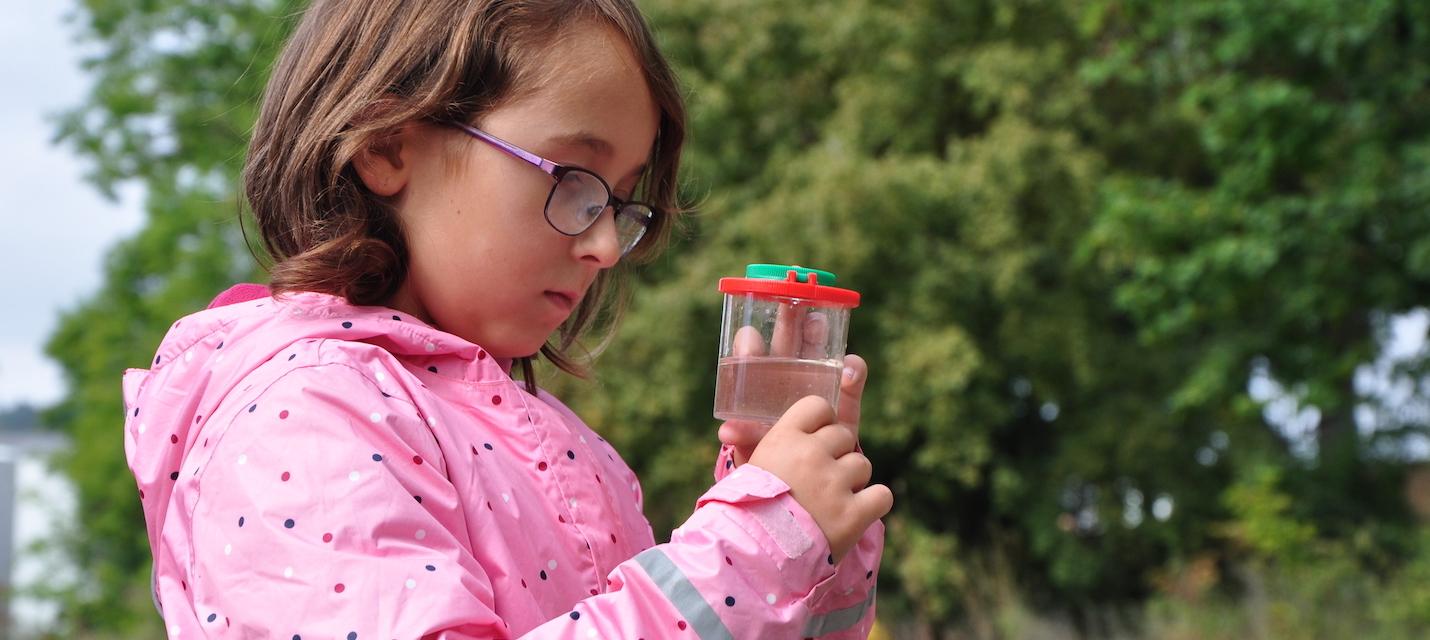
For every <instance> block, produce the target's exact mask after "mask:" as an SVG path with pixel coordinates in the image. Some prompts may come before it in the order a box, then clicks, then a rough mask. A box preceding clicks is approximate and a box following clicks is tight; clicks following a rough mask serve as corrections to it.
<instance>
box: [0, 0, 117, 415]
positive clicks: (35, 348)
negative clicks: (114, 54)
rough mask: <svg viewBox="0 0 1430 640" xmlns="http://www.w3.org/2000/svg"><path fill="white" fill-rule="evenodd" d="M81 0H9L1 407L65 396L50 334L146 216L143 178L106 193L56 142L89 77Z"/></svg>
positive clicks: (1, 53) (2, 55)
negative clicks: (79, 29)
mask: <svg viewBox="0 0 1430 640" xmlns="http://www.w3.org/2000/svg"><path fill="white" fill-rule="evenodd" d="M73 5H74V3H73V2H71V1H70V0H56V1H44V2H12V3H7V6H6V11H5V13H6V15H5V19H4V20H0V87H5V88H6V91H5V94H6V95H5V99H4V100H0V140H4V145H5V153H3V154H0V220H3V221H4V227H3V229H4V233H0V299H3V300H5V304H4V307H5V308H7V309H10V311H8V312H5V313H4V319H3V320H0V409H3V408H6V407H9V406H13V405H15V404H17V403H20V402H29V403H31V404H38V405H43V404H49V403H52V402H54V401H56V400H58V399H59V398H60V397H61V396H62V394H63V393H64V382H63V380H62V378H61V375H60V368H59V367H58V366H57V365H56V364H55V363H54V362H52V361H50V360H49V359H48V358H46V357H45V356H44V355H43V346H44V343H45V341H46V340H47V339H48V338H49V335H50V334H51V333H53V332H54V329H55V327H56V326H57V322H58V319H59V314H60V313H61V312H62V311H63V310H65V309H69V308H72V307H74V306H76V305H77V304H78V303H79V302H80V301H81V300H83V299H84V298H85V297H86V296H87V295H89V294H91V293H93V292H94V291H97V290H98V288H99V283H100V277H101V273H102V269H101V265H102V263H103V259H104V255H105V252H106V250H107V249H108V248H109V247H111V246H113V245H114V244H115V243H116V242H117V241H119V240H120V239H122V238H124V237H126V236H128V235H131V234H133V233H134V232H135V231H137V230H138V229H139V227H140V225H141V223H142V222H143V211H142V209H141V208H140V204H141V200H142V197H141V194H140V192H139V190H138V188H137V187H130V188H127V189H124V190H123V192H122V193H121V196H120V201H119V202H110V201H107V200H105V199H104V198H102V197H101V196H100V195H99V192H98V191H97V190H96V189H95V188H94V187H92V186H90V185H89V184H87V183H85V182H84V180H83V175H84V171H85V166H84V164H83V163H82V162H81V161H80V160H79V159H78V158H77V157H76V156H75V155H74V154H73V153H71V152H70V151H68V150H66V149H64V148H61V147H57V146H55V145H54V144H53V143H52V142H51V141H52V139H53V137H54V132H55V130H56V124H55V122H54V119H53V117H52V115H53V114H55V113H57V112H59V111H63V110H64V109H66V108H69V107H71V106H74V105H77V104H79V103H80V102H81V101H82V100H83V98H84V95H85V93H86V91H87V89H88V87H89V82H88V81H87V80H86V78H85V76H84V74H83V72H82V71H81V69H80V66H79V59H80V55H81V52H80V48H79V47H78V46H77V45H76V44H75V42H74V39H73V37H72V36H71V34H72V33H73V29H71V28H70V27H69V26H68V25H67V24H66V23H65V22H64V21H63V17H64V16H65V15H67V14H68V13H69V12H70V11H71V10H72V7H73ZM117 375H118V374H116V384H118V383H117V380H118V378H117Z"/></svg>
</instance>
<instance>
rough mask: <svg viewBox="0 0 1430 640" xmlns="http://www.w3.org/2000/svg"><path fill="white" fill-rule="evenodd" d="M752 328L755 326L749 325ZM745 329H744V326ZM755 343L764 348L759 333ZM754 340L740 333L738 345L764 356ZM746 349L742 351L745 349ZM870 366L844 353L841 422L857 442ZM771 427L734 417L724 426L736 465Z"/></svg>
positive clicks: (722, 436) (722, 430)
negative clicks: (755, 347)
mask: <svg viewBox="0 0 1430 640" xmlns="http://www.w3.org/2000/svg"><path fill="white" fill-rule="evenodd" d="M747 328H749V329H750V331H752V332H753V331H754V329H753V328H750V327H747ZM741 331H742V332H743V331H744V329H741ZM753 344H754V345H758V346H759V348H760V351H763V345H762V344H761V343H760V338H759V334H758V332H756V333H755V336H754V340H753ZM750 345H751V341H750V340H745V341H744V342H743V344H742V341H741V339H740V335H739V334H736V338H735V347H736V350H737V353H738V354H739V355H762V354H761V353H760V352H753V351H752V350H751V346H750ZM742 347H743V348H744V349H746V351H744V352H740V349H741V348H742ZM868 374H869V365H868V364H867V363H865V362H864V359H863V358H861V357H859V356H856V355H853V354H850V355H847V356H844V372H843V373H841V374H840V377H839V414H838V422H839V424H841V425H843V426H844V427H845V428H846V429H848V430H849V433H850V434H852V435H853V436H854V439H855V442H858V439H859V405H860V403H861V402H862V400H863V397H864V382H865V381H866V380H868V378H869V375H868ZM769 430H770V425H765V424H759V423H756V422H748V421H745V420H730V421H727V422H725V424H722V425H720V442H722V443H724V444H727V445H730V446H731V447H733V451H732V452H731V453H732V457H733V458H734V460H735V464H737V465H741V464H745V462H747V461H748V460H749V459H750V455H751V454H752V453H754V451H755V447H756V446H757V445H759V444H760V441H761V440H762V439H763V438H764V437H765V434H766V433H768V432H769Z"/></svg>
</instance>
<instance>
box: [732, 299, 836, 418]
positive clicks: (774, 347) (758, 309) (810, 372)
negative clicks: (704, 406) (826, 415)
mask: <svg viewBox="0 0 1430 640" xmlns="http://www.w3.org/2000/svg"><path fill="white" fill-rule="evenodd" d="M849 311H850V308H849V307H845V306H840V305H834V304H830V303H828V302H824V301H818V300H806V299H801V298H792V297H786V296H774V295H764V294H756V293H734V294H731V293H727V294H725V307H724V313H723V315H722V319H721V323H720V361H719V364H718V365H717V369H716V376H715V417H716V418H718V419H721V420H748V421H752V422H758V423H762V424H774V422H775V421H777V420H779V418H780V416H782V415H784V412H785V410H786V409H789V407H790V405H792V404H794V403H795V402H796V401H798V400H799V399H800V398H803V397H805V396H811V395H813V396H820V397H822V398H824V399H825V400H828V401H829V404H830V405H832V406H835V407H836V408H837V407H838V402H839V377H840V375H841V373H842V372H843V370H844V349H845V344H846V339H847V338H848V329H849Z"/></svg>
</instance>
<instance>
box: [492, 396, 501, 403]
mask: <svg viewBox="0 0 1430 640" xmlns="http://www.w3.org/2000/svg"><path fill="white" fill-rule="evenodd" d="M492 404H501V396H492Z"/></svg>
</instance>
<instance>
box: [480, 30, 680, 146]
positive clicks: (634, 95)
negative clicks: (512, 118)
mask: <svg viewBox="0 0 1430 640" xmlns="http://www.w3.org/2000/svg"><path fill="white" fill-rule="evenodd" d="M533 62H535V63H536V65H538V68H535V69H532V71H534V73H532V74H531V75H530V76H528V77H529V78H530V79H531V80H530V81H531V82H532V84H533V85H534V86H531V87H529V88H528V90H526V91H522V90H521V89H520V88H519V89H518V95H519V97H517V98H516V99H515V100H514V101H513V102H512V103H510V104H509V105H508V106H509V107H510V108H511V109H512V110H513V111H517V110H519V111H521V112H522V114H523V119H529V121H528V122H527V123H526V124H527V125H528V126H531V125H537V126H541V127H543V128H546V129H548V130H547V131H545V132H544V134H546V135H543V137H544V138H548V139H550V138H551V137H558V138H562V139H561V140H559V142H562V143H569V144H572V145H579V146H584V147H589V148H590V149H591V150H592V151H594V152H597V153H612V154H614V153H618V152H629V151H628V150H627V149H623V148H621V146H622V144H632V143H635V144H642V143H641V142H639V141H644V143H647V144H645V145H644V147H643V148H641V149H640V153H642V154H644V153H645V152H646V151H647V150H648V149H649V144H648V143H650V142H652V141H653V140H654V137H655V131H656V127H657V126H658V124H659V110H658V109H657V108H656V106H655V99H654V97H653V96H652V95H651V91H650V86H649V84H648V83H647V80H646V74H645V72H644V70H643V69H642V67H641V65H640V62H639V59H638V58H637V57H636V55H635V52H634V51H633V50H632V48H631V46H630V44H629V43H628V42H626V40H625V38H623V37H622V36H621V35H620V34H619V33H618V32H617V31H616V30H615V29H614V28H611V27H609V26H604V25H596V24H592V25H589V26H585V27H576V28H573V29H570V30H568V32H567V33H565V34H563V35H562V36H561V37H559V38H557V39H556V41H555V42H554V43H553V46H552V47H550V48H549V49H547V50H546V51H543V53H542V55H541V59H539V60H535V61H533Z"/></svg>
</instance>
